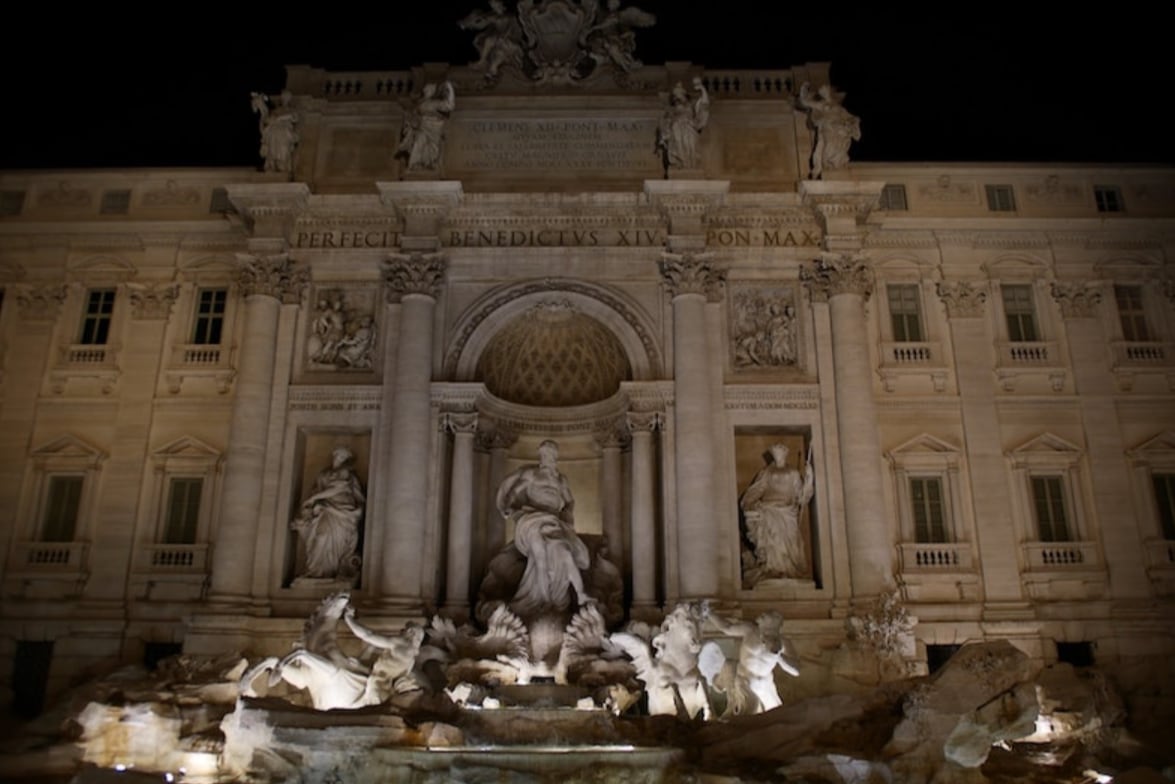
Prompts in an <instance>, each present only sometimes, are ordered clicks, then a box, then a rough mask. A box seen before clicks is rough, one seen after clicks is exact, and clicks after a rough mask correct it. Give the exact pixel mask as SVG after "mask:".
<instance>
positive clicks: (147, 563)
mask: <svg viewBox="0 0 1175 784" xmlns="http://www.w3.org/2000/svg"><path fill="white" fill-rule="evenodd" d="M139 563H140V564H141V566H140V570H141V571H144V572H168V573H179V572H192V573H197V574H203V573H205V572H207V571H208V545H206V544H153V545H148V546H147V547H145V548H143V552H142V555H141V556H140V561H139Z"/></svg>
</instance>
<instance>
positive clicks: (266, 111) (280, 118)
mask: <svg viewBox="0 0 1175 784" xmlns="http://www.w3.org/2000/svg"><path fill="white" fill-rule="evenodd" d="M278 101H279V102H278V105H277V106H276V107H275V108H274V109H272V110H271V109H270V108H269V105H270V103H271V102H272V99H271V98H270V97H269V96H268V95H265V94H264V93H252V101H251V104H252V106H253V111H254V112H256V113H257V115H258V117H257V123H258V126H259V128H260V131H261V158H262V159H263V160H264V161H265V171H267V172H268V171H276V172H291V173H292V172H293V170H294V150H295V149H297V147H298V141H299V140H300V138H301V135H300V133H299V132H298V117H297V115H296V114H295V113H294V109H293V107H292V106H291V105H290V104H291V102H292V101H293V94H292V93H290V91H289V90H282V93H281V96H280V98H279V99H278Z"/></svg>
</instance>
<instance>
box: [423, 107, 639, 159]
mask: <svg viewBox="0 0 1175 784" xmlns="http://www.w3.org/2000/svg"><path fill="white" fill-rule="evenodd" d="M655 129H656V120H654V119H627V120H626V119H619V120H617V119H607V120H605V119H591V118H583V119H579V118H574V119H572V118H567V119H528V120H476V119H464V120H458V119H456V118H455V119H454V120H453V123H452V124H451V126H450V128H449V133H450V135H451V139H452V142H451V143H450V144H449V145H447V148H446V153H447V154H448V155H449V156H451V165H452V167H453V168H455V169H459V170H462V169H463V170H478V171H484V170H487V169H523V170H533V171H542V170H550V169H576V170H586V171H592V170H600V169H606V170H611V171H615V170H618V169H620V170H634V169H635V170H644V169H648V170H650V171H654V170H656V168H657V165H658V160H657V156H656V154H655V151H654V149H653V143H652V139H653V137H654V133H655Z"/></svg>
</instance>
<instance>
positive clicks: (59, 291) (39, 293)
mask: <svg viewBox="0 0 1175 784" xmlns="http://www.w3.org/2000/svg"><path fill="white" fill-rule="evenodd" d="M67 292H68V289H67V288H66V286H65V284H62V283H57V284H50V285H47V286H18V287H17V289H16V304H17V306H18V307H19V308H20V318H21V320H22V321H53V320H54V319H55V318H57V314H58V313H59V312H60V311H61V304H62V303H63V302H65V297H66V294H67Z"/></svg>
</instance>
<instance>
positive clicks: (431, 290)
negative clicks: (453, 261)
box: [383, 252, 447, 303]
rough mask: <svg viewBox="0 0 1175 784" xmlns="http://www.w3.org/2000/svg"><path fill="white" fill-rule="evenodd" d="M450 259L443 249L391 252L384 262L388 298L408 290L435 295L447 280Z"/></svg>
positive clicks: (396, 298)
mask: <svg viewBox="0 0 1175 784" xmlns="http://www.w3.org/2000/svg"><path fill="white" fill-rule="evenodd" d="M446 266H447V261H446V259H445V256H444V254H442V253H420V252H415V253H392V254H389V255H388V258H387V260H386V261H385V262H384V270H383V279H384V286H385V289H386V291H387V297H388V302H390V303H397V302H399V301H400V300H401V299H403V297H404V296H406V295H409V294H422V295H424V296H427V297H432V298H433V299H436V298H437V297H438V296H439V295H440V293H441V285H442V284H443V283H444V281H445V268H446Z"/></svg>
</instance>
